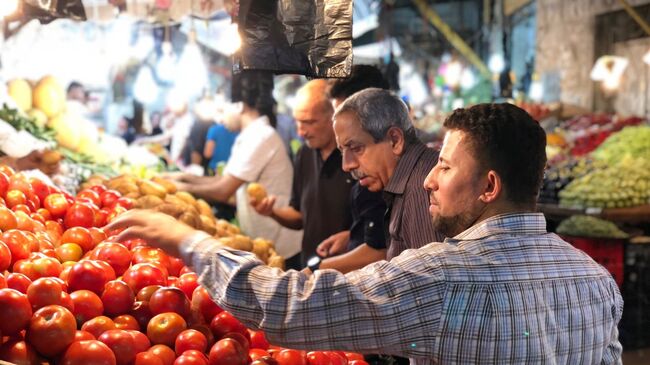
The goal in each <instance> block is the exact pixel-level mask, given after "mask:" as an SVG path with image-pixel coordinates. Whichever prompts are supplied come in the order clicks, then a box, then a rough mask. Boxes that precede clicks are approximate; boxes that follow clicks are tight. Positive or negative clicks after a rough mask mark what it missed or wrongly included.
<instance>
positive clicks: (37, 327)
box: [25, 305, 77, 357]
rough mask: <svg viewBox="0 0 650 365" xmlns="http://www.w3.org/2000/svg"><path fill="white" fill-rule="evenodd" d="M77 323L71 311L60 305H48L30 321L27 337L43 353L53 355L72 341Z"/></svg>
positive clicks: (35, 313)
mask: <svg viewBox="0 0 650 365" xmlns="http://www.w3.org/2000/svg"><path fill="white" fill-rule="evenodd" d="M76 331H77V324H76V323H75V320H74V316H73V315H72V313H70V311H69V310H68V309H66V308H64V307H62V306H60V305H48V306H45V307H43V308H41V309H39V310H37V311H36V312H34V316H33V317H32V318H31V320H30V321H29V327H28V328H27V335H26V336H25V338H26V339H27V341H28V342H29V343H30V344H32V345H33V346H34V349H36V351H38V353H40V354H41V355H44V356H47V357H52V356H54V355H58V354H59V353H61V352H63V351H64V350H65V349H66V347H68V346H69V345H70V344H71V343H72V341H74V335H75V332H76Z"/></svg>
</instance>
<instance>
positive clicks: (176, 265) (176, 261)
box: [169, 256, 192, 298]
mask: <svg viewBox="0 0 650 365" xmlns="http://www.w3.org/2000/svg"><path fill="white" fill-rule="evenodd" d="M185 267H186V266H185V263H184V262H183V259H181V258H180V257H173V256H169V275H172V276H179V275H183V274H186V272H181V270H183V269H184V268H185ZM190 294H192V293H190ZM189 297H190V296H189V295H188V298H189Z"/></svg>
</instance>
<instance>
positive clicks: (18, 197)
mask: <svg viewBox="0 0 650 365" xmlns="http://www.w3.org/2000/svg"><path fill="white" fill-rule="evenodd" d="M5 202H6V203H7V206H8V207H9V208H13V207H15V206H16V205H19V204H26V203H27V196H26V195H25V193H23V192H22V191H20V190H15V189H14V190H9V191H8V192H7V195H6V196H5Z"/></svg>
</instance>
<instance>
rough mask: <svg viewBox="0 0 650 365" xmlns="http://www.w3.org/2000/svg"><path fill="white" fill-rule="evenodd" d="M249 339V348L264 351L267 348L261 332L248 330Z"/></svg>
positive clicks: (264, 337) (267, 345)
mask: <svg viewBox="0 0 650 365" xmlns="http://www.w3.org/2000/svg"><path fill="white" fill-rule="evenodd" d="M248 334H249V336H250V339H251V348H253V349H262V350H266V349H268V348H269V341H267V339H266V335H265V334H264V332H263V331H253V330H250V329H249V330H248Z"/></svg>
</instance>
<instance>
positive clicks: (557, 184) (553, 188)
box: [539, 157, 605, 204]
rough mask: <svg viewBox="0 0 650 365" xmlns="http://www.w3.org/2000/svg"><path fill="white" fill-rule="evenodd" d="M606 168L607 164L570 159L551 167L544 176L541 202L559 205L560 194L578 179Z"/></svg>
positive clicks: (590, 160) (582, 159)
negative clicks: (598, 169)
mask: <svg viewBox="0 0 650 365" xmlns="http://www.w3.org/2000/svg"><path fill="white" fill-rule="evenodd" d="M600 167H605V164H602V163H599V162H594V161H593V160H592V159H590V158H581V157H579V158H568V159H565V160H564V161H562V162H559V163H556V164H555V165H552V166H550V167H549V168H548V169H547V170H546V173H545V174H544V183H543V185H542V189H541V191H540V195H539V202H540V203H545V204H558V203H559V193H560V191H562V190H563V189H564V188H565V187H566V186H567V185H569V183H570V182H572V181H573V180H574V179H576V178H580V177H582V176H585V175H586V174H588V173H590V172H592V171H594V170H596V169H597V168H600Z"/></svg>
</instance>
